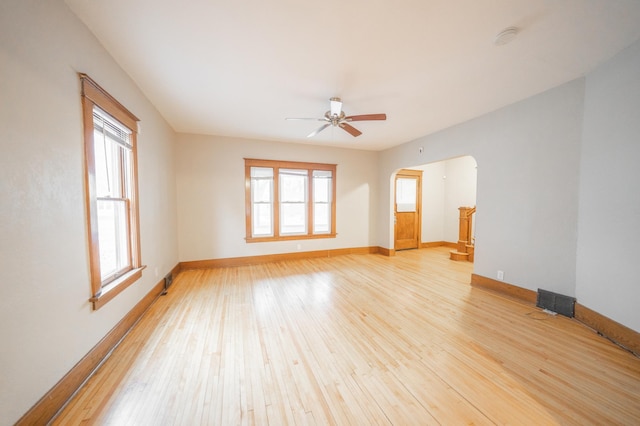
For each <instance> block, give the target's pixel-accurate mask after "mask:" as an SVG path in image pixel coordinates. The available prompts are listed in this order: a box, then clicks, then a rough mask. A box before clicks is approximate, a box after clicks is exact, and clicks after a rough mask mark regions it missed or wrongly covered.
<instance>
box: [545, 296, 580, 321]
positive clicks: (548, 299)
mask: <svg viewBox="0 0 640 426" xmlns="http://www.w3.org/2000/svg"><path fill="white" fill-rule="evenodd" d="M575 304H576V299H575V297H569V296H564V295H562V294H558V293H553V292H551V291H547V290H542V289H538V298H537V300H536V306H537V307H539V308H542V309H547V310H549V311H552V312H557V313H559V314H560V315H564V316H565V317H569V318H573V314H574V306H575Z"/></svg>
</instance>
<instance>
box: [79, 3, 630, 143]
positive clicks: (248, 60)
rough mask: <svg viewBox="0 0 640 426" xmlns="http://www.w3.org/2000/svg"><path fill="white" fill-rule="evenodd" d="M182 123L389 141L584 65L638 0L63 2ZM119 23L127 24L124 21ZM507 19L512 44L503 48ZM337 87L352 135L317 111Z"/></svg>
mask: <svg viewBox="0 0 640 426" xmlns="http://www.w3.org/2000/svg"><path fill="white" fill-rule="evenodd" d="M66 3H67V4H68V5H69V7H70V8H71V9H72V10H73V11H74V12H75V13H76V14H77V15H78V16H79V17H80V18H81V19H82V20H83V21H84V22H85V23H86V25H87V26H88V27H89V28H90V29H91V31H93V33H94V34H95V35H96V37H97V38H98V39H99V40H100V41H101V42H102V44H103V45H104V46H105V48H106V49H107V50H108V51H109V52H110V53H111V55H112V56H113V57H114V58H115V59H116V61H118V63H119V64H120V65H121V66H122V68H124V70H125V71H126V72H127V73H128V74H129V75H130V76H131V77H132V78H133V80H135V81H136V83H137V84H138V85H139V87H140V88H141V89H142V91H143V92H144V93H145V94H146V96H147V97H148V98H149V99H150V100H151V102H152V103H153V104H154V105H155V106H156V107H157V108H158V110H159V111H160V112H161V113H162V115H163V116H164V117H165V119H166V120H167V121H168V122H169V123H170V124H171V126H172V127H173V128H174V129H175V130H176V131H178V132H185V133H199V134H211V135H224V136H234V137H243V138H253V139H262V140H275V141H287V142H299V143H313V144H321V145H331V146H344V147H350V148H360V149H369V150H381V149H385V148H388V147H391V146H394V145H398V144H401V143H404V142H407V141H410V140H412V139H415V138H418V137H420V136H424V135H426V134H430V133H433V132H435V131H438V130H441V129H443V128H446V127H449V126H452V125H454V124H456V123H460V122H464V121H466V120H469V119H471V118H474V117H477V116H479V115H482V114H484V113H487V112H489V111H493V110H495V109H498V108H500V107H502V106H505V105H508V104H510V103H513V102H516V101H518V100H521V99H524V98H526V97H529V96H531V95H534V94H536V93H540V92H542V91H544V90H546V89H549V88H551V87H554V86H557V85H559V84H562V83H564V82H567V81H570V80H572V79H574V78H577V77H580V76H583V75H585V74H586V73H587V72H589V71H590V70H592V69H593V68H594V67H595V66H596V65H598V64H599V63H601V62H603V61H605V60H607V59H609V58H610V57H611V56H613V55H614V54H616V53H617V52H619V51H620V50H622V49H623V48H625V47H626V46H628V45H630V44H631V43H633V42H634V41H635V40H638V39H639V38H640V1H638V0H458V1H451V0H394V1H391V0H343V1H337V0H325V1H314V2H312V1H309V0H270V1H265V0H227V1H220V0H187V1H182V2H178V1H175V0H109V1H96V0H66ZM114 22H117V24H114ZM509 26H516V27H518V28H519V29H520V32H519V34H518V37H517V38H516V39H515V40H514V41H513V42H511V43H510V44H507V45H504V46H494V44H493V41H494V38H495V36H496V35H497V34H498V33H499V32H500V31H501V30H503V29H505V28H506V27H509ZM332 96H339V97H341V98H342V100H343V103H344V104H343V109H344V110H345V111H346V113H347V115H357V114H367V113H381V112H384V113H386V114H387V121H373V122H358V123H354V127H356V128H358V129H359V130H361V131H362V132H363V134H362V135H361V136H359V137H357V138H354V137H352V136H351V135H349V134H348V133H346V132H345V131H343V130H342V129H339V128H329V129H327V130H325V131H323V132H322V133H320V134H319V135H317V136H315V137H314V138H312V139H307V138H306V135H307V134H309V133H310V132H311V131H313V130H315V129H316V128H317V127H319V125H320V124H322V123H319V122H314V121H285V117H321V116H322V115H323V114H324V112H325V111H326V110H328V109H329V98H330V97H332Z"/></svg>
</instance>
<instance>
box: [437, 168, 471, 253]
mask: <svg viewBox="0 0 640 426" xmlns="http://www.w3.org/2000/svg"><path fill="white" fill-rule="evenodd" d="M444 171H445V176H446V178H445V179H444V186H445V191H444V195H445V197H444V209H445V211H444V237H445V241H450V242H454V243H457V242H458V237H459V236H460V235H459V232H460V211H459V210H458V208H460V207H462V206H465V207H473V206H475V205H476V186H477V185H476V181H477V173H476V172H477V169H476V160H474V158H473V157H470V156H468V155H467V156H464V157H458V158H452V159H450V160H447V161H446V162H445V170H444ZM474 220H475V215H474Z"/></svg>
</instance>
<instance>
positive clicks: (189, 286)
mask: <svg viewBox="0 0 640 426" xmlns="http://www.w3.org/2000/svg"><path fill="white" fill-rule="evenodd" d="M470 274H471V265H470V264H468V263H464V262H453V261H450V260H449V259H448V250H444V249H423V250H413V251H405V252H399V253H398V254H397V256H395V257H384V256H381V255H349V256H340V257H334V258H328V259H327V258H322V259H313V260H300V261H291V262H278V263H272V264H265V265H256V266H244V267H237V268H220V269H214V270H191V271H184V272H182V273H181V274H180V275H179V276H178V277H177V278H176V279H175V281H174V284H173V286H172V287H171V289H170V292H169V294H168V295H167V296H164V297H161V298H160V299H159V300H158V301H157V302H156V303H155V304H154V305H153V306H152V307H151V309H150V310H149V311H148V312H147V313H146V314H145V316H144V317H143V319H142V320H141V322H139V323H138V325H137V326H136V327H135V328H134V329H133V330H132V332H131V333H130V334H129V335H128V336H127V337H126V338H125V339H124V341H123V342H122V344H121V345H120V346H119V347H118V348H117V349H116V350H115V351H114V353H113V354H112V356H111V357H110V358H109V359H108V360H107V361H106V363H105V364H104V365H103V366H102V367H101V368H100V369H99V370H98V372H97V373H96V374H95V375H94V376H93V377H92V378H91V379H90V380H89V381H88V383H87V384H86V386H85V387H84V388H83V389H82V390H81V391H80V392H79V393H78V394H77V395H76V397H75V398H74V399H73V401H72V402H71V403H70V404H69V405H68V406H67V407H66V409H65V410H64V411H63V412H62V413H61V414H60V416H59V417H58V418H57V419H56V421H55V424H64V425H68V424H78V423H83V422H86V423H89V424H94V423H95V424H110V425H128V424H131V425H174V424H177V425H218V424H219V425H236V424H259V425H266V424H271V425H282V424H322V425H324V424H343V425H344V424H353V425H361V424H395V425H408V424H445V425H459V424H526V425H533V424H535V425H544V424H579V425H585V424H600V425H603V424H607V425H609V424H626V425H632V424H640V359H638V358H636V357H634V356H633V355H632V354H630V353H628V352H626V351H624V350H622V349H620V348H619V347H617V346H615V345H614V344H612V343H611V342H609V341H608V340H606V339H605V338H603V337H600V336H598V335H597V334H596V333H594V332H593V331H592V330H589V329H588V328H586V327H584V326H583V325H581V324H580V323H578V322H576V321H574V320H571V319H568V318H565V317H561V316H550V315H547V314H545V313H543V312H542V311H540V310H539V309H537V308H535V307H533V306H529V305H525V304H522V303H519V302H516V301H513V300H509V299H507V298H504V297H501V296H498V295H495V294H493V293H490V292H487V291H485V290H482V289H477V288H471V287H470V286H469V284H468V283H469V281H470Z"/></svg>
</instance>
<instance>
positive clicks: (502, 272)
mask: <svg viewBox="0 0 640 426" xmlns="http://www.w3.org/2000/svg"><path fill="white" fill-rule="evenodd" d="M498 279H499V280H500V281H504V271H498Z"/></svg>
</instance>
